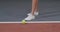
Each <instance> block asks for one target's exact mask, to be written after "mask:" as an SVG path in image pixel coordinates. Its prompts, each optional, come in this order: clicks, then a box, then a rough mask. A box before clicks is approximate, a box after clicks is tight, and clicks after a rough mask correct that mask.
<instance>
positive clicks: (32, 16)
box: [25, 0, 38, 20]
mask: <svg viewBox="0 0 60 32" xmlns="http://www.w3.org/2000/svg"><path fill="white" fill-rule="evenodd" d="M35 12H38V0H32V11H31V13H29V15H28V17H26V18H25V20H32V19H35V15H37V14H38V13H35Z"/></svg>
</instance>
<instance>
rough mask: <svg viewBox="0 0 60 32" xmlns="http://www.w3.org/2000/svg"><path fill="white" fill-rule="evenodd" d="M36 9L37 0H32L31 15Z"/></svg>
mask: <svg viewBox="0 0 60 32" xmlns="http://www.w3.org/2000/svg"><path fill="white" fill-rule="evenodd" d="M37 11H38V0H32V11H31V13H32V15H34V12H37Z"/></svg>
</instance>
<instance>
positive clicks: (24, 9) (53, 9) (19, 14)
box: [0, 0, 60, 21]
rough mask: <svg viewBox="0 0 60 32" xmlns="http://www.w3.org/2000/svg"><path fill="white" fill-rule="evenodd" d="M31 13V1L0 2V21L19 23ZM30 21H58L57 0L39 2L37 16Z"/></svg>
mask: <svg viewBox="0 0 60 32" xmlns="http://www.w3.org/2000/svg"><path fill="white" fill-rule="evenodd" d="M29 12H31V0H0V21H21V20H22V19H24V18H25V17H27V13H29ZM32 21H60V1H59V0H39V15H38V16H37V17H36V19H34V20H32Z"/></svg>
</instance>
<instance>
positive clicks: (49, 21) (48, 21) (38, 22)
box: [0, 21, 60, 23]
mask: <svg viewBox="0 0 60 32" xmlns="http://www.w3.org/2000/svg"><path fill="white" fill-rule="evenodd" d="M0 23H22V22H21V21H20V22H17V21H16V22H13V21H9V22H0ZM26 23H60V21H27V22H26Z"/></svg>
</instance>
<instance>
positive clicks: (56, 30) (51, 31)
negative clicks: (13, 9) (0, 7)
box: [0, 22, 60, 32]
mask: <svg viewBox="0 0 60 32" xmlns="http://www.w3.org/2000/svg"><path fill="white" fill-rule="evenodd" d="M0 32H60V23H58V22H57V23H56V22H55V23H52V22H50V23H48V22H47V23H46V22H41V23H36V22H35V23H32V22H31V23H30V22H29V23H27V24H22V23H21V22H14V23H13V22H12V23H11V22H9V23H8V22H5V23H3V22H0Z"/></svg>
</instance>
